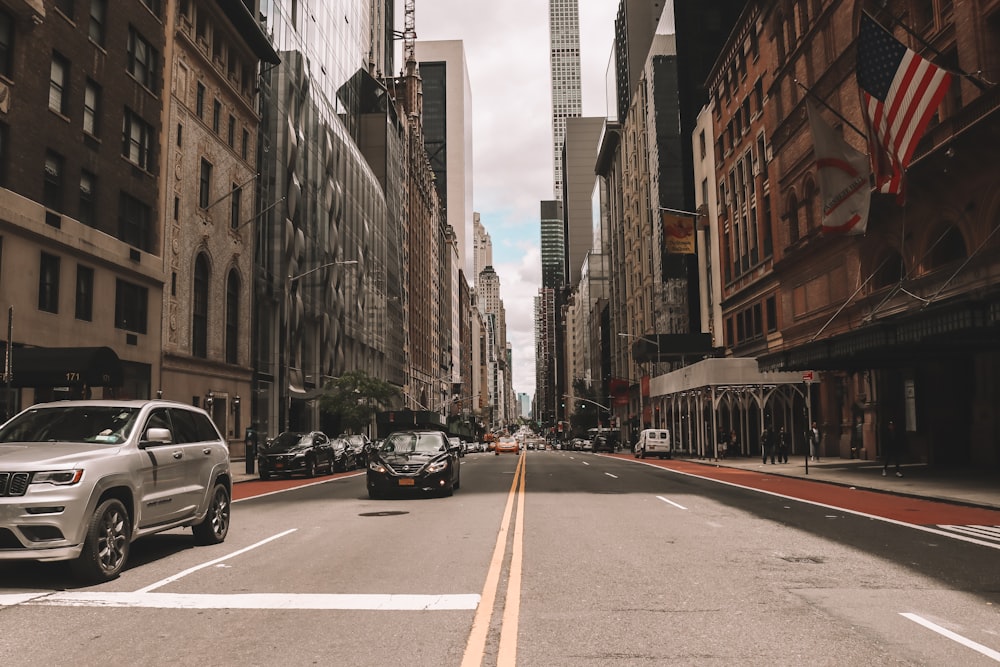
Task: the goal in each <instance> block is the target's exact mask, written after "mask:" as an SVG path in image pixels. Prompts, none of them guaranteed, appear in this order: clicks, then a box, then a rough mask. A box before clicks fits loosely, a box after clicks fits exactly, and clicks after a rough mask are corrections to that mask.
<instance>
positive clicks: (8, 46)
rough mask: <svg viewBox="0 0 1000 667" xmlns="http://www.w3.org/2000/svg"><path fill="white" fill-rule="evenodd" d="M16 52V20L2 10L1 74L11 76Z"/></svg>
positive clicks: (0, 16) (0, 31)
mask: <svg viewBox="0 0 1000 667" xmlns="http://www.w3.org/2000/svg"><path fill="white" fill-rule="evenodd" d="M13 51H14V19H13V18H12V17H11V15H10V14H8V13H7V12H5V11H3V10H0V74H3V75H4V76H10V70H11V60H12V58H11V56H12V55H13Z"/></svg>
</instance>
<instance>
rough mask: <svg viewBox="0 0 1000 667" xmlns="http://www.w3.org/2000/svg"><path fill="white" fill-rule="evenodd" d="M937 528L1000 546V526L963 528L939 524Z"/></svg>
mask: <svg viewBox="0 0 1000 667" xmlns="http://www.w3.org/2000/svg"><path fill="white" fill-rule="evenodd" d="M937 527H938V528H940V529H941V530H947V531H951V532H953V533H958V534H959V535H968V536H969V537H975V538H978V539H980V540H989V541H990V542H996V543H998V544H1000V526H961V525H948V524H938V526H937Z"/></svg>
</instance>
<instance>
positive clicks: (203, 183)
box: [198, 158, 212, 208]
mask: <svg viewBox="0 0 1000 667" xmlns="http://www.w3.org/2000/svg"><path fill="white" fill-rule="evenodd" d="M211 189H212V163H211V162H209V161H208V160H206V159H205V158H202V159H201V177H200V179H199V182H198V206H200V207H201V208H208V204H209V200H208V198H209V195H210V194H211Z"/></svg>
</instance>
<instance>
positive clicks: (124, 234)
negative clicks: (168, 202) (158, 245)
mask: <svg viewBox="0 0 1000 667" xmlns="http://www.w3.org/2000/svg"><path fill="white" fill-rule="evenodd" d="M150 220H152V210H151V209H150V207H149V206H147V205H146V204H144V203H143V202H141V201H139V200H138V199H136V198H135V197H133V196H131V195H129V194H127V193H125V192H123V193H121V197H120V198H119V200H118V238H119V240H121V241H123V242H125V243H128V244H129V245H131V246H134V247H136V248H139V249H140V250H145V251H147V252H149V244H150V239H151V237H152V234H151V233H150Z"/></svg>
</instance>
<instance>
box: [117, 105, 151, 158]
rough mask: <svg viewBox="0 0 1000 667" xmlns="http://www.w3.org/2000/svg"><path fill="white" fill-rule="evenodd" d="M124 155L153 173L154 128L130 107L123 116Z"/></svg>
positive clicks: (126, 108)
mask: <svg viewBox="0 0 1000 667" xmlns="http://www.w3.org/2000/svg"><path fill="white" fill-rule="evenodd" d="M122 155H123V156H125V157H126V158H127V159H128V161H129V162H131V163H132V164H134V165H135V166H137V167H139V168H140V169H144V170H146V171H150V172H151V171H153V126H152V125H150V124H149V123H147V122H146V121H145V120H143V119H142V117H141V116H139V114H137V113H135V112H134V111H132V110H131V109H129V108H128V107H125V113H124V115H123V116H122Z"/></svg>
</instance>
